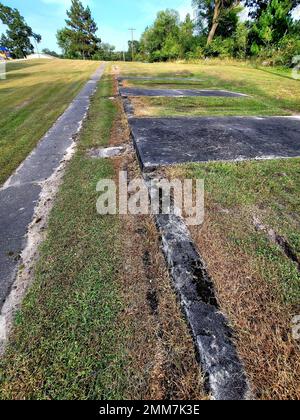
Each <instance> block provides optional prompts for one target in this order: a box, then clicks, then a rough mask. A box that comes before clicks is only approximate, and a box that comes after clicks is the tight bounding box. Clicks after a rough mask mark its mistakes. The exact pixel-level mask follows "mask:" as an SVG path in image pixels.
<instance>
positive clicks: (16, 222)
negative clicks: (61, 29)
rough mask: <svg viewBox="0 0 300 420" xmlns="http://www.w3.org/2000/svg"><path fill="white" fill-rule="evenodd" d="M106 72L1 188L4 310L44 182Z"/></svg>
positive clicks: (0, 296)
mask: <svg viewBox="0 0 300 420" xmlns="http://www.w3.org/2000/svg"><path fill="white" fill-rule="evenodd" d="M104 69H105V65H101V66H100V67H99V68H98V70H97V71H96V72H95V74H94V75H93V76H92V77H91V79H90V80H89V81H88V82H87V83H86V85H85V86H84V88H83V89H82V90H81V92H80V93H79V94H78V95H77V96H76V98H75V99H74V100H73V102H72V103H71V105H70V106H69V108H68V109H67V110H66V111H65V112H64V114H63V115H62V116H61V117H60V118H59V119H58V120H57V121H56V123H55V124H54V125H53V126H52V128H51V129H50V130H49V131H48V132H47V133H46V135H45V136H44V137H43V138H42V139H41V141H40V142H39V144H38V146H37V147H36V148H35V149H34V151H33V152H32V153H31V154H30V155H29V156H28V157H27V158H26V159H25V161H24V162H23V163H22V164H21V166H20V167H19V168H18V169H17V170H16V172H15V173H14V174H13V175H12V177H11V178H10V179H9V180H8V181H7V182H6V184H5V185H4V186H3V187H2V188H1V189H0V309H1V308H2V306H3V303H4V301H5V299H6V297H7V296H8V294H9V292H10V290H11V287H12V285H13V283H14V280H15V277H16V274H17V270H18V265H19V256H20V254H21V252H22V251H23V249H24V248H25V246H26V233H27V230H28V226H29V224H30V223H31V222H32V218H33V215H34V209H35V207H36V205H37V203H38V202H39V196H40V193H41V191H42V188H43V182H45V181H46V180H47V179H48V178H50V177H51V176H52V175H53V174H54V173H55V171H56V170H57V169H58V167H59V166H60V163H61V161H62V160H63V158H64V155H65V153H66V151H67V150H68V149H69V148H70V147H71V146H72V144H73V139H74V136H75V135H76V134H77V133H78V131H79V130H80V127H81V124H82V121H83V119H84V117H85V115H86V112H87V110H88V108H89V104H90V98H91V96H92V95H93V93H94V92H95V89H96V87H97V84H98V82H99V80H100V78H101V77H102V75H103V72H104Z"/></svg>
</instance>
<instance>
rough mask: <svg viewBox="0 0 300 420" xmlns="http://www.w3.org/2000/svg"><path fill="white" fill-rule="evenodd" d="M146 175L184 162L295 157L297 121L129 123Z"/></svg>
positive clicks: (299, 149) (299, 145) (299, 138)
mask: <svg viewBox="0 0 300 420" xmlns="http://www.w3.org/2000/svg"><path fill="white" fill-rule="evenodd" d="M129 124H130V127H131V131H132V135H133V139H134V143H135V146H136V148H137V152H138V155H139V158H140V161H141V164H142V166H143V168H144V169H145V170H149V169H152V168H155V167H157V166H163V165H171V164H176V163H187V162H208V161H235V160H246V159H276V158H288V157H299V156H300V119H299V118H298V117H287V118H286V117H266V118H257V117H201V118H140V119H138V118H130V119H129Z"/></svg>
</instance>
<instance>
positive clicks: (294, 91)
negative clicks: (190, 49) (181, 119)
mask: <svg viewBox="0 0 300 420" xmlns="http://www.w3.org/2000/svg"><path fill="white" fill-rule="evenodd" d="M120 69H121V73H122V75H126V74H128V75H137V74H138V75H142V76H143V75H145V76H153V77H156V78H158V80H157V79H155V80H152V81H151V80H150V81H149V80H146V81H141V80H136V81H135V80H129V81H125V85H126V86H135V87H144V88H152V89H155V88H160V89H163V88H168V89H225V90H230V91H235V92H240V93H244V94H247V95H248V98H217V97H215V98H205V97H199V98H196V97H189V98H149V97H148V98H138V99H135V100H133V102H134V104H135V105H136V114H137V115H138V116H214V115H216V116H244V115H254V116H265V115H293V114H297V113H299V112H300V82H299V80H294V79H293V78H292V71H290V72H289V73H288V72H284V74H283V73H280V71H279V70H278V72H276V71H275V70H273V71H274V73H273V72H271V70H270V71H267V70H265V69H257V68H253V67H252V66H250V65H247V64H246V63H238V62H237V63H235V62H231V63H227V64H226V63H224V62H223V63H222V62H219V61H213V60H212V61H211V62H203V63H201V64H170V63H160V64H139V63H136V64H135V65H133V66H132V65H130V64H126V63H125V64H121V65H120ZM166 77H172V78H173V77H175V78H176V77H178V78H179V79H180V80H178V81H177V82H176V81H173V80H172V81H169V80H168V81H167V82H166V81H164V80H163V79H164V78H166ZM182 78H187V80H186V81H182ZM190 78H194V79H197V80H193V81H190V80H188V79H190Z"/></svg>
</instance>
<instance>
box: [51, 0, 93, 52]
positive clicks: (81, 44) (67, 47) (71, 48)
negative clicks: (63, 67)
mask: <svg viewBox="0 0 300 420" xmlns="http://www.w3.org/2000/svg"><path fill="white" fill-rule="evenodd" d="M67 17H68V19H66V25H67V26H66V28H64V29H62V30H60V31H58V33H57V40H58V45H59V46H60V47H61V48H62V49H63V51H64V54H65V55H66V56H68V57H77V58H79V57H80V58H82V59H83V60H84V59H91V58H92V57H93V56H94V55H95V54H96V53H97V52H99V51H100V43H101V39H100V38H98V37H97V35H96V33H97V31H98V27H97V24H96V22H95V20H94V19H93V17H92V13H91V10H90V8H89V7H86V8H84V6H83V4H82V3H81V2H80V1H79V0H72V5H71V8H70V10H68V11H67Z"/></svg>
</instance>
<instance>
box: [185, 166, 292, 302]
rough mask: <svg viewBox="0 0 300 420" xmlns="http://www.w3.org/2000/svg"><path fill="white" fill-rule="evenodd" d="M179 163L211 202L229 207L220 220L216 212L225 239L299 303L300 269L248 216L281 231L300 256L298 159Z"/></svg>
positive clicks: (286, 298) (284, 297) (224, 207)
mask: <svg viewBox="0 0 300 420" xmlns="http://www.w3.org/2000/svg"><path fill="white" fill-rule="evenodd" d="M183 168H184V169H183V170H184V173H185V175H186V176H188V177H192V178H199V179H204V180H205V190H206V194H207V199H208V202H209V203H210V205H212V206H214V205H217V206H218V207H220V208H223V209H226V210H227V211H229V213H228V216H226V215H224V216H223V218H221V219H222V220H221V219H218V218H216V226H217V225H218V223H221V225H223V224H224V218H226V217H227V218H228V220H227V221H226V223H227V224H228V229H227V233H226V236H227V237H226V239H227V241H228V243H231V244H233V245H235V246H236V247H237V249H243V250H244V251H245V252H246V253H247V254H248V255H249V257H250V260H252V262H253V264H258V265H259V266H260V268H261V270H262V272H263V275H264V278H265V279H266V281H274V282H275V283H276V280H278V282H279V284H280V285H281V287H282V293H283V301H285V302H286V303H288V304H292V305H298V304H299V303H300V273H299V271H298V269H297V267H296V265H295V264H294V263H293V262H291V260H289V259H288V258H287V257H286V256H284V254H283V253H282V251H281V250H280V249H279V247H278V246H276V245H273V244H271V243H270V241H269V239H268V238H267V235H266V233H264V232H257V231H256V230H255V229H254V224H253V216H256V217H258V218H259V219H260V221H261V222H262V223H263V224H265V225H266V226H268V227H269V228H273V229H275V231H276V232H277V233H278V234H280V235H282V236H284V237H285V238H286V239H287V240H288V241H289V243H290V244H291V246H292V248H293V250H294V252H295V253H296V254H297V255H298V257H299V259H300V240H299V238H300V216H299V208H300V190H299V185H300V159H290V160H278V161H266V162H241V163H209V164H191V165H187V166H184V167H183ZM208 211H211V210H208ZM220 220H221V221H220ZM222 227H224V226H222ZM271 273H272V274H271ZM274 273H276V274H274Z"/></svg>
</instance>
